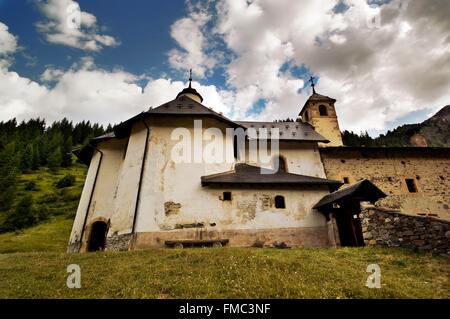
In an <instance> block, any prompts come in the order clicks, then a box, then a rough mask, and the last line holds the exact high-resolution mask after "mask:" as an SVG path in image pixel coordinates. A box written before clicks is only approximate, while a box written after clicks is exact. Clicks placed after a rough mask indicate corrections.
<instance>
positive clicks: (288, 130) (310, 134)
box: [236, 121, 330, 143]
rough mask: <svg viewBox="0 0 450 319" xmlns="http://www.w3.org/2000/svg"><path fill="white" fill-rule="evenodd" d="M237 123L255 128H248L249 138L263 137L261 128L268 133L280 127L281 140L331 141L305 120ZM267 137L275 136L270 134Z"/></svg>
mask: <svg viewBox="0 0 450 319" xmlns="http://www.w3.org/2000/svg"><path fill="white" fill-rule="evenodd" d="M236 123H238V124H240V125H242V126H244V127H246V128H247V129H248V128H254V129H255V131H252V130H248V131H247V133H248V138H249V139H262V135H260V134H258V131H259V130H260V129H267V132H268V134H269V133H270V130H271V129H272V128H278V129H279V133H280V136H279V140H282V141H309V142H323V143H328V142H330V141H329V140H327V139H326V138H325V137H323V136H322V135H320V134H319V133H317V132H316V131H315V130H314V127H313V126H312V125H311V124H308V123H304V122H251V121H236ZM265 138H269V139H270V138H275V137H274V136H271V135H268V136H265Z"/></svg>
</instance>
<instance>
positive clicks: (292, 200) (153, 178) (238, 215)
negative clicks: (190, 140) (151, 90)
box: [136, 118, 328, 232]
mask: <svg viewBox="0 0 450 319" xmlns="http://www.w3.org/2000/svg"><path fill="white" fill-rule="evenodd" d="M164 123H167V124H164ZM150 125H151V137H150V143H149V147H148V156H147V163H146V166H145V170H144V175H143V176H144V180H143V184H142V190H141V192H142V193H141V199H140V203H139V208H138V216H137V225H136V231H137V232H151V231H160V230H164V229H167V230H168V229H173V228H174V227H175V226H176V225H177V224H191V223H205V224H211V223H215V224H216V226H214V227H215V229H266V228H273V227H275V228H278V227H314V226H325V225H326V222H325V218H324V217H323V216H322V215H321V214H319V213H317V212H314V211H312V210H311V207H312V206H313V205H314V204H316V203H317V202H318V201H319V200H320V199H321V198H322V197H323V196H324V195H326V194H328V189H327V188H322V189H316V190H313V189H303V190H300V189H299V190H292V189H288V190H279V191H274V190H267V189H252V190H243V189H240V190H231V189H230V190H228V191H232V193H233V200H232V202H224V201H221V200H220V199H219V196H221V195H222V193H223V191H224V190H223V189H208V188H205V187H202V186H201V176H203V175H209V174H215V173H221V172H225V171H228V170H231V169H232V168H233V163H220V164H205V163H199V164H185V163H175V162H174V161H173V160H172V159H171V150H172V147H173V146H174V144H176V143H177V141H171V139H170V134H171V132H172V130H173V129H174V128H175V127H186V128H189V129H190V130H191V132H192V127H193V118H192V119H171V120H170V123H168V122H164V121H159V122H153V123H150ZM209 126H212V127H221V126H222V128H225V127H224V126H223V124H222V123H220V122H217V121H215V120H205V119H203V129H206V128H208V127H209ZM206 144H207V142H205V144H204V145H206ZM229 145H231V147H232V143H230V144H229ZM282 147H283V148H282V155H284V156H285V157H287V159H288V166H289V171H290V172H293V173H298V174H304V175H311V176H318V177H324V172H323V167H322V165H321V162H320V156H319V154H318V152H317V150H316V148H315V147H313V145H311V143H305V144H301V143H299V144H298V145H296V146H295V145H292V144H290V145H284V144H283V145H282ZM263 195H264V196H269V197H271V198H274V197H275V196H276V195H283V196H285V198H286V205H287V208H286V209H284V210H278V209H275V208H274V207H270V208H268V207H264V205H263V204H262V202H263V201H262V199H261V198H260V197H261V196H263ZM264 196H263V197H264ZM167 202H172V203H173V204H174V205H177V206H178V205H179V211H178V212H177V213H175V214H171V215H169V216H166V212H165V206H164V204H165V203H167ZM251 215H254V216H251Z"/></svg>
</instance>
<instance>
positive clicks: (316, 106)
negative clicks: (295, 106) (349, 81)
mask: <svg viewBox="0 0 450 319" xmlns="http://www.w3.org/2000/svg"><path fill="white" fill-rule="evenodd" d="M310 82H311V86H312V90H313V94H312V95H311V96H310V97H309V98H308V100H307V101H306V103H305V105H304V106H303V108H302V110H301V111H300V114H299V116H301V118H302V121H303V122H306V123H309V124H311V125H312V126H314V129H315V130H316V131H317V132H318V133H319V134H321V135H322V136H323V137H325V138H326V139H327V140H329V141H330V142H329V143H319V146H320V147H327V146H343V143H342V136H341V130H340V128H339V122H338V118H337V114H336V109H335V107H334V103H335V102H336V100H335V99H332V98H330V97H328V96H324V95H320V94H318V93H317V92H316V89H315V84H314V78H313V77H311V80H310Z"/></svg>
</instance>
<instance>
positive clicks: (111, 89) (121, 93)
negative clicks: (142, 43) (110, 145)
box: [0, 57, 227, 124]
mask: <svg viewBox="0 0 450 319" xmlns="http://www.w3.org/2000/svg"><path fill="white" fill-rule="evenodd" d="M145 78H146V77H145V76H137V75H134V74H131V73H128V72H125V71H122V70H112V71H108V70H105V69H102V68H99V67H97V66H96V65H95V63H94V60H93V59H92V58H91V57H84V58H82V59H81V60H80V61H79V62H78V63H74V64H73V65H72V67H70V68H69V69H66V70H64V69H57V68H54V67H53V66H49V67H48V68H47V69H46V70H45V71H44V72H43V74H42V75H41V80H42V81H43V82H46V83H51V84H53V86H44V85H41V84H39V83H38V82H35V81H32V80H30V79H28V78H25V77H22V76H20V75H19V74H17V73H16V72H12V71H9V70H7V69H0V106H1V107H0V121H5V120H8V119H11V118H13V117H16V118H17V119H18V120H23V119H25V120H26V119H29V118H34V117H38V116H39V117H41V118H42V117H43V118H45V119H46V121H47V123H51V122H53V121H55V120H59V119H61V118H63V117H67V118H69V119H71V120H74V121H82V120H90V121H91V122H99V123H102V124H108V123H119V122H121V121H124V120H126V119H128V118H130V117H132V116H134V115H136V114H138V113H140V112H142V111H144V110H147V109H148V108H149V107H150V106H153V107H156V106H159V105H161V104H163V103H165V102H167V101H170V100H172V99H174V98H175V97H176V95H177V93H178V92H180V91H181V90H182V89H183V88H185V87H186V83H183V82H180V81H172V80H171V79H149V80H148V81H147V83H146V84H145V85H144V86H140V85H139V84H138V81H139V80H142V79H145ZM194 85H195V87H196V88H197V89H198V90H199V91H200V92H202V93H201V94H202V95H203V97H204V98H205V100H207V101H208V104H209V103H211V104H210V105H213V106H214V109H215V110H216V111H217V112H223V111H225V110H226V109H227V108H226V106H225V105H226V103H225V102H224V99H225V98H226V92H221V91H218V90H217V89H216V88H215V87H214V86H203V85H201V84H199V83H197V82H194ZM222 95H223V96H222Z"/></svg>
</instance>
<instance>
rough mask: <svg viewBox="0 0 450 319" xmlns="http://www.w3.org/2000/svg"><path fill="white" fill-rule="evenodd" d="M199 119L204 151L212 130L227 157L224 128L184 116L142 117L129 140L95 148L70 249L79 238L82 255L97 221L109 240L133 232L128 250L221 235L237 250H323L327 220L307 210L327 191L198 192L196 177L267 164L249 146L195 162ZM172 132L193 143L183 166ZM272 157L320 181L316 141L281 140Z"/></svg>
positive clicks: (214, 122) (230, 147)
mask: <svg viewBox="0 0 450 319" xmlns="http://www.w3.org/2000/svg"><path fill="white" fill-rule="evenodd" d="M199 120H201V125H202V128H201V132H202V135H203V137H200V139H201V145H202V148H203V150H204V149H205V148H206V147H207V146H208V144H209V143H210V140H208V139H207V138H205V137H206V136H207V131H208V129H211V128H214V129H219V130H220V131H221V132H222V133H223V139H224V140H223V147H224V153H226V152H228V153H231V154H233V136H228V135H227V134H226V129H227V128H229V126H228V125H227V124H226V123H222V122H221V121H219V120H216V119H211V118H201V117H189V116H188V117H181V118H176V117H175V118H173V117H162V118H157V119H154V118H147V119H143V120H142V121H138V122H136V123H134V124H133V125H132V127H131V130H130V135H129V137H127V138H122V139H109V140H106V141H104V142H100V143H99V144H98V145H97V146H96V150H95V151H94V154H93V156H92V159H91V163H90V168H89V173H88V178H87V180H86V185H85V189H84V191H83V197H82V199H81V201H80V205H79V209H78V212H77V217H76V220H75V222H74V226H73V230H72V235H71V242H70V247H73V248H72V250H76V248H78V249H80V245H79V244H77V241H79V240H80V238H81V234H83V235H82V236H83V239H82V243H83V245H82V246H81V249H80V250H81V251H85V250H86V249H87V246H88V242H89V236H90V231H91V225H92V224H93V223H94V222H96V221H104V222H106V223H107V224H108V233H107V242H108V240H112V241H114V240H116V239H117V238H118V237H120V236H128V235H129V234H132V235H133V236H128V237H127V238H129V239H130V241H129V242H126V241H125V244H127V245H128V248H129V249H145V248H149V247H155V246H164V241H165V240H169V239H176V238H179V239H205V238H219V237H220V238H225V237H226V239H228V240H229V244H230V245H238V246H251V245H253V244H255V242H264V244H265V245H271V244H273V243H275V242H277V241H282V242H285V243H286V244H289V245H293V246H297V245H300V246H303V245H306V246H326V245H328V244H329V240H328V229H327V222H326V219H325V217H324V216H323V215H322V214H320V213H318V212H317V211H315V210H313V209H312V206H314V204H315V203H316V202H317V201H318V200H320V198H322V197H323V196H324V195H326V194H328V193H329V192H330V189H329V188H328V187H327V186H304V187H295V188H292V187H282V186H275V187H264V186H252V187H250V188H246V187H236V186H235V185H234V186H233V185H232V186H228V187H219V188H217V187H202V185H201V177H202V176H205V175H210V174H217V173H221V172H225V171H230V170H233V168H234V166H235V165H236V164H237V163H239V162H249V163H252V164H255V165H258V166H260V167H266V168H271V166H272V163H271V162H269V163H263V162H261V161H256V162H252V161H250V159H249V151H248V149H247V147H248V143H247V144H246V145H247V147H246V149H245V153H244V151H243V150H242V149H241V150H240V151H239V156H238V158H234V157H232V158H231V160H229V161H222V162H218V163H208V162H205V161H204V160H203V161H202V162H200V163H195V157H196V156H197V155H198V154H197V155H195V147H194V143H195V141H194V139H195V138H198V136H197V137H195V136H196V134H197V135H198V131H197V132H195V131H194V128H195V122H194V121H199ZM176 128H183V130H185V132H186V133H188V134H187V135H188V136H191V137H193V138H192V140H191V141H190V142H191V146H192V149H193V153H192V155H191V157H190V162H189V163H179V162H177V161H174V160H173V152H174V151H175V150H176V146H177V144H179V143H180V140H179V139H174V136H172V134H173V132H174V129H176ZM146 140H147V143H146ZM144 152H145V153H146V154H145V156H144ZM244 154H245V155H244ZM200 155H201V154H200ZM270 156H271V157H277V156H282V157H283V158H284V159H285V161H286V164H287V165H286V166H287V170H288V171H289V172H290V173H294V174H302V175H308V176H313V177H320V178H325V171H324V168H323V166H322V163H321V159H320V154H319V151H318V146H317V143H314V142H287V143H283V142H281V143H280V145H279V150H278V151H276V152H275V153H273V154H270ZM192 162H194V163H192ZM94 179H95V188H94V190H93V183H94ZM92 190H93V191H92ZM90 192H91V193H92V197H91V198H90V200H89V196H88V194H89V193H90ZM224 192H230V193H231V200H223V193H224ZM138 193H139V194H138ZM275 196H283V197H284V200H285V208H282V209H278V208H275V204H274V199H275ZM86 211H87V212H88V215H87V217H86V219H84V218H83V216H84V215H85V213H86ZM83 227H84V230H83ZM233 234H234V235H233ZM289 234H291V235H289ZM293 234H295V236H294V235H293ZM123 244H124V243H123V242H122V245H123ZM107 246H108V245H107ZM121 248H123V247H121Z"/></svg>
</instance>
